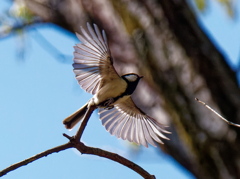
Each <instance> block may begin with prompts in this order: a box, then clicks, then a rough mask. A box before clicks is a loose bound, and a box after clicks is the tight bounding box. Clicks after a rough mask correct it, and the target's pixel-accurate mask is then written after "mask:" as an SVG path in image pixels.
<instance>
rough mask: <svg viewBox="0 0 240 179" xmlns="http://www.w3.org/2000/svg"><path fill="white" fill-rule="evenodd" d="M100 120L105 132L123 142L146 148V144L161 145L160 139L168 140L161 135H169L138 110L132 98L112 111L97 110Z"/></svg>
mask: <svg viewBox="0 0 240 179" xmlns="http://www.w3.org/2000/svg"><path fill="white" fill-rule="evenodd" d="M99 114H100V119H101V121H102V124H103V126H105V128H106V130H107V131H109V132H110V133H111V134H112V135H115V136H116V137H118V138H122V139H123V140H126V139H127V140H128V141H130V142H135V143H137V144H142V145H144V146H145V147H148V143H149V144H151V145H153V146H156V144H155V142H154V141H156V142H158V143H163V142H162V141H161V139H160V138H163V139H168V138H167V137H165V136H164V135H163V134H162V133H170V132H168V131H166V130H165V129H164V126H163V125H161V124H160V123H158V122H157V121H156V120H154V119H153V118H151V117H149V116H148V115H146V114H145V113H144V112H143V111H142V110H141V109H139V108H138V107H137V106H136V105H135V104H134V102H133V101H132V98H131V97H130V96H129V97H127V99H126V100H124V101H121V102H120V103H118V104H116V105H115V106H114V108H112V109H109V110H107V109H102V108H101V109H99Z"/></svg>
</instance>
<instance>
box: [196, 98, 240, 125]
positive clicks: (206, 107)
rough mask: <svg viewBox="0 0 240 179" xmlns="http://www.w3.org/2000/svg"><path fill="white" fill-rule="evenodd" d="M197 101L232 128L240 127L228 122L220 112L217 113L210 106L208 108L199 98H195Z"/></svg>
mask: <svg viewBox="0 0 240 179" xmlns="http://www.w3.org/2000/svg"><path fill="white" fill-rule="evenodd" d="M195 100H196V101H198V102H199V103H201V104H202V105H203V106H205V107H206V108H208V109H209V110H211V111H212V112H214V113H215V114H216V115H217V116H218V117H220V118H221V119H222V120H223V121H225V122H226V123H228V124H229V125H232V126H236V127H240V124H236V123H233V122H230V121H229V120H227V119H226V118H224V117H223V116H221V115H220V114H219V113H218V112H216V111H215V110H214V109H213V108H211V107H210V106H208V105H207V104H206V103H204V102H203V101H200V100H199V99H198V98H195Z"/></svg>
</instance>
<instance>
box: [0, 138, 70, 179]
mask: <svg viewBox="0 0 240 179" xmlns="http://www.w3.org/2000/svg"><path fill="white" fill-rule="evenodd" d="M71 147H73V144H72V143H70V142H69V143H66V144H63V145H59V146H57V147H54V148H52V149H49V150H46V151H44V152H41V153H39V154H37V155H34V156H32V157H30V158H28V159H25V160H23V161H21V162H18V163H15V164H13V165H11V166H9V167H7V168H5V169H4V170H2V171H0V177H1V176H3V175H6V174H7V173H9V172H11V171H13V170H16V169H17V168H19V167H22V166H24V165H27V164H29V163H31V162H34V161H35V160H38V159H40V158H42V157H46V156H48V155H49V154H52V153H55V152H60V151H62V150H66V149H68V148H71Z"/></svg>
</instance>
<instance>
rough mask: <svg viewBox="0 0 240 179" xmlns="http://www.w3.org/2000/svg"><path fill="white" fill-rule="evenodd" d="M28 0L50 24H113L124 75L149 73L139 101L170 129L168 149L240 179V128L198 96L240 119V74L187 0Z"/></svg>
mask: <svg viewBox="0 0 240 179" xmlns="http://www.w3.org/2000/svg"><path fill="white" fill-rule="evenodd" d="M25 1H26V2H27V3H26V4H27V6H28V7H29V8H30V9H31V11H32V12H33V13H34V14H36V15H37V16H40V17H41V18H42V19H43V21H44V22H51V23H54V24H57V25H59V26H61V27H62V28H64V29H67V30H69V31H71V32H74V31H79V27H80V26H81V25H82V26H84V27H86V22H87V21H88V22H90V23H92V22H94V23H96V24H98V25H99V26H100V27H101V28H103V29H105V31H106V33H107V36H108V40H109V45H110V49H111V53H112V56H113V57H114V65H115V68H116V69H117V71H118V73H119V74H124V73H129V72H137V73H139V74H141V75H143V76H144V77H145V78H144V79H145V81H143V82H142V83H141V84H140V85H141V87H138V89H137V94H136V95H135V98H134V100H135V102H136V103H137V104H138V105H139V106H140V107H141V108H142V109H143V110H144V111H146V112H147V113H149V114H150V115H151V116H154V117H155V118H156V119H157V120H159V122H162V123H164V124H166V125H168V126H170V127H169V128H168V130H169V131H171V132H172V134H171V135H169V136H168V137H169V138H170V139H171V140H170V141H164V142H165V145H161V148H162V149H163V150H164V151H165V152H166V153H168V154H170V155H171V156H173V157H174V158H175V159H176V160H177V161H178V162H179V163H181V164H182V165H183V166H184V167H185V168H186V169H188V170H189V171H190V172H192V173H193V175H195V176H196V177H197V178H204V179H208V178H209V179H213V178H222V179H226V178H228V179H231V178H240V155H239V154H240V153H239V152H238V150H239V148H240V140H239V137H238V136H239V134H240V132H239V131H240V130H239V129H238V128H236V127H230V126H228V125H227V124H226V123H224V122H223V121H221V120H220V119H219V118H218V117H217V116H215V115H214V114H213V113H211V112H210V111H208V110H207V109H206V108H204V107H202V106H200V104H199V103H197V102H196V101H195V100H194V98H195V97H198V98H200V99H201V100H204V101H206V102H207V103H208V104H209V105H211V106H212V107H213V108H215V109H217V110H218V111H221V113H222V114H223V115H224V116H225V117H226V118H228V119H229V120H231V121H232V122H236V123H240V110H238V108H239V106H240V92H239V88H238V85H237V80H236V74H235V73H234V72H233V71H232V70H231V69H230V67H229V66H228V65H227V63H226V60H225V57H224V56H223V55H222V54H221V52H219V51H218V49H217V48H216V47H215V46H214V45H213V43H212V42H211V41H210V40H209V39H208V37H207V36H206V34H205V33H204V32H203V31H202V30H201V28H200V26H199V25H198V23H197V20H196V17H195V15H194V14H193V12H192V11H191V9H190V7H189V6H188V4H187V3H186V2H185V1H184V0H147V1H145V0H138V1H137V0H119V1H115V0H82V1H80V0H71V1H69V0H54V1H52V0H25Z"/></svg>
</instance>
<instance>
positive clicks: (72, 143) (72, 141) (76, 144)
mask: <svg viewBox="0 0 240 179" xmlns="http://www.w3.org/2000/svg"><path fill="white" fill-rule="evenodd" d="M95 109H96V107H95V106H91V107H89V108H88V110H87V111H86V114H85V116H84V118H83V121H82V123H81V125H80V127H79V129H78V131H77V132H76V134H75V136H73V137H70V136H68V135H67V134H63V136H64V137H66V138H68V139H69V142H68V143H66V144H63V145H60V146H57V147H54V148H52V149H49V150H46V151H44V152H41V153H39V154H37V155H34V156H32V157H30V158H28V159H25V160H23V161H21V162H18V163H15V164H13V165H11V166H9V167H7V168H5V169H3V170H2V171H0V177H1V176H3V175H6V174H7V173H9V172H11V171H14V170H16V169H18V168H19V167H22V166H24V165H28V164H29V163H31V162H34V161H36V160H38V159H40V158H42V157H46V156H48V155H49V154H52V153H56V152H60V151H63V150H66V149H69V148H76V149H77V150H78V151H79V152H80V153H82V154H91V155H96V156H99V157H104V158H107V159H110V160H112V161H114V162H118V163H120V164H122V165H124V166H126V167H128V168H130V169H131V170H133V171H135V172H136V173H138V174H139V175H141V176H142V177H143V178H146V179H155V176H154V175H151V174H149V173H148V172H147V171H146V170H144V169H143V168H142V167H140V166H138V165H137V164H135V163H133V162H131V161H130V160H128V159H126V158H124V157H122V156H120V155H118V154H115V153H112V152H108V151H106V150H102V149H99V148H94V147H89V146H86V145H85V144H84V143H82V142H80V140H81V137H82V134H83V132H84V129H85V127H86V125H87V123H88V120H89V118H90V116H91V114H92V112H93V111H94V110H95Z"/></svg>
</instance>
